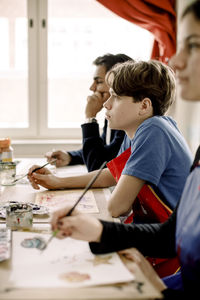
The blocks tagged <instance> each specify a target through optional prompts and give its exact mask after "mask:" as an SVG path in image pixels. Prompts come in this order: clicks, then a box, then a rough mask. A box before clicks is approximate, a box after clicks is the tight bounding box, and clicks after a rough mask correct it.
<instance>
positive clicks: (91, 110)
mask: <svg viewBox="0 0 200 300" xmlns="http://www.w3.org/2000/svg"><path fill="white" fill-rule="evenodd" d="M109 95H110V94H109V93H100V92H95V93H94V94H92V95H91V96H88V97H87V104H86V108H85V116H86V118H92V117H96V115H97V113H98V112H100V111H101V110H102V108H103V104H104V102H105V101H106V100H107V99H108V98H109Z"/></svg>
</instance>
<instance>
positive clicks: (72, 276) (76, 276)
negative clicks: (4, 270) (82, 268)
mask: <svg viewBox="0 0 200 300" xmlns="http://www.w3.org/2000/svg"><path fill="white" fill-rule="evenodd" d="M59 278H60V279H63V280H67V281H69V282H83V281H86V280H90V279H91V277H90V275H89V274H86V273H79V272H68V273H66V274H61V275H60V276H59Z"/></svg>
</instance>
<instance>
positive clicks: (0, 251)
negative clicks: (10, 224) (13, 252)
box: [0, 228, 11, 262]
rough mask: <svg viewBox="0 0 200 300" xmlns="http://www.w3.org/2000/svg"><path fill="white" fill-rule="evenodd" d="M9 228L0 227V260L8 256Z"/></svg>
mask: <svg viewBox="0 0 200 300" xmlns="http://www.w3.org/2000/svg"><path fill="white" fill-rule="evenodd" d="M10 242H11V230H10V229H8V228H0V262H1V261H4V260H7V259H9V258H10Z"/></svg>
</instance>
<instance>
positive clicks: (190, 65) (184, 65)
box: [171, 13, 200, 101]
mask: <svg viewBox="0 0 200 300" xmlns="http://www.w3.org/2000/svg"><path fill="white" fill-rule="evenodd" d="M179 35H180V37H181V40H180V49H179V51H178V52H177V54H176V55H174V56H173V57H172V59H171V66H172V67H173V68H174V69H175V71H176V76H177V79H178V86H179V90H180V94H181V97H182V98H184V99H186V100H197V101H198V100H200V21H197V20H196V19H195V18H194V16H193V14H192V13H189V14H188V15H186V16H185V17H184V18H183V20H182V21H181V24H180V30H179Z"/></svg>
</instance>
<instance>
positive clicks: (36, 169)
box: [11, 159, 57, 184]
mask: <svg viewBox="0 0 200 300" xmlns="http://www.w3.org/2000/svg"><path fill="white" fill-rule="evenodd" d="M56 160H57V159H54V160H52V161H51V162H47V163H46V164H44V165H43V166H41V167H38V168H35V169H34V170H33V171H32V172H31V173H33V172H36V171H38V170H40V169H42V168H44V167H46V166H47V165H49V164H52V163H54V162H56ZM28 174H29V173H27V174H25V175H23V176H22V177H20V178H16V179H15V180H13V181H12V182H11V184H13V183H15V182H17V181H19V180H21V179H23V178H24V177H26V176H27V175H28Z"/></svg>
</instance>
